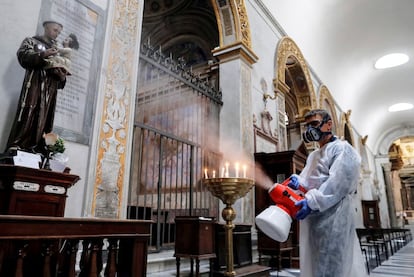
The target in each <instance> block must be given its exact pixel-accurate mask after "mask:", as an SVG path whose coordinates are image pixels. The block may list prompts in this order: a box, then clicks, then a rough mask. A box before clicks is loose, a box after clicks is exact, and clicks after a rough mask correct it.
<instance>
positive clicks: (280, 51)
mask: <svg viewBox="0 0 414 277" xmlns="http://www.w3.org/2000/svg"><path fill="white" fill-rule="evenodd" d="M291 56H293V57H295V59H296V60H297V61H298V62H299V64H300V67H301V68H302V70H303V73H304V74H305V78H306V83H307V86H308V89H309V97H310V101H308V102H310V103H309V105H310V107H302V109H305V108H307V109H313V108H316V107H317V103H316V94H315V90H314V88H313V84H312V79H311V77H310V73H309V72H310V70H309V68H308V66H307V64H306V61H305V58H304V57H303V54H302V52H301V51H300V49H299V47H298V46H297V45H296V43H295V42H294V41H293V40H292V39H291V38H290V37H283V38H281V40H280V41H279V43H278V46H277V53H276V70H275V71H276V72H277V76H275V79H274V80H273V84H274V85H275V87H274V89H275V91H276V92H279V91H284V90H285V88H286V86H287V85H286V76H285V70H286V63H287V60H288V58H289V57H291Z"/></svg>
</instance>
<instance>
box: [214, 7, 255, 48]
mask: <svg viewBox="0 0 414 277" xmlns="http://www.w3.org/2000/svg"><path fill="white" fill-rule="evenodd" d="M211 3H212V5H213V9H214V13H215V14H216V18H217V25H218V30H219V37H220V47H224V46H226V45H229V44H234V43H240V42H241V43H242V44H244V45H245V46H247V47H248V48H249V49H250V48H251V44H252V42H251V35H250V25H249V20H248V17H247V11H246V5H245V2H244V0H239V1H235V0H211Z"/></svg>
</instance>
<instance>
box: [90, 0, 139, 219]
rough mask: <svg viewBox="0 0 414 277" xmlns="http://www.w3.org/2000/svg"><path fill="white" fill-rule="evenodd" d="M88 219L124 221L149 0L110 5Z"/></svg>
mask: <svg viewBox="0 0 414 277" xmlns="http://www.w3.org/2000/svg"><path fill="white" fill-rule="evenodd" d="M108 5H109V7H108V24H107V28H106V36H105V48H104V55H103V66H102V68H104V70H102V72H101V80H102V81H101V84H100V89H99V93H98V95H99V96H98V101H97V112H96V113H97V115H96V120H95V130H94V136H93V142H92V144H93V145H92V151H91V161H92V163H91V165H90V170H89V172H90V176H89V187H88V191H87V194H88V195H87V197H86V205H85V206H86V207H85V210H86V216H88V215H89V216H96V217H105V218H120V217H123V211H124V210H125V207H126V201H127V194H128V185H129V171H130V170H129V167H130V155H131V152H132V132H133V124H134V113H135V110H134V108H135V93H136V87H137V84H136V82H137V76H138V61H139V46H140V34H141V28H142V19H143V1H139V0H117V1H109V4H108Z"/></svg>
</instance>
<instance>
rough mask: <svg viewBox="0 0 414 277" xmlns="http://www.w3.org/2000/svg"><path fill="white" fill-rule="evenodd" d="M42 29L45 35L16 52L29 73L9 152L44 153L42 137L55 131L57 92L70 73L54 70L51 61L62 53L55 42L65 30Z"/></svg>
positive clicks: (53, 25)
mask: <svg viewBox="0 0 414 277" xmlns="http://www.w3.org/2000/svg"><path fill="white" fill-rule="evenodd" d="M43 28H44V34H43V35H41V36H33V37H27V38H25V39H24V40H23V42H22V43H21V45H20V48H19V49H18V50H17V58H18V61H19V63H20V65H21V66H22V67H23V68H24V69H26V73H25V76H24V80H23V86H22V89H21V93H20V99H19V103H18V107H17V112H16V116H15V118H14V122H13V125H12V129H11V131H10V135H9V139H8V142H7V147H6V150H10V149H21V150H26V151H33V152H37V153H43V152H44V149H45V142H44V139H43V134H44V133H50V132H51V131H52V128H53V119H54V113H55V107H56V97H57V91H58V89H63V88H64V86H65V84H66V75H67V71H66V70H65V69H64V68H63V67H51V66H50V63H51V62H50V59H51V58H52V57H53V56H56V55H58V53H59V50H58V47H57V42H56V38H57V37H58V36H59V34H60V32H61V31H62V29H63V26H62V24H60V23H58V22H56V21H45V22H43Z"/></svg>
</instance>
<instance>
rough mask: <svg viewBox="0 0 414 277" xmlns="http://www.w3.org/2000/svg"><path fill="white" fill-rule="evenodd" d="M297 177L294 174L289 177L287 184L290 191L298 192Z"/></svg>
mask: <svg viewBox="0 0 414 277" xmlns="http://www.w3.org/2000/svg"><path fill="white" fill-rule="evenodd" d="M299 185H300V184H299V176H298V175H296V174H292V175H291V176H290V177H289V184H288V187H290V188H291V189H294V190H298V189H299Z"/></svg>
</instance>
